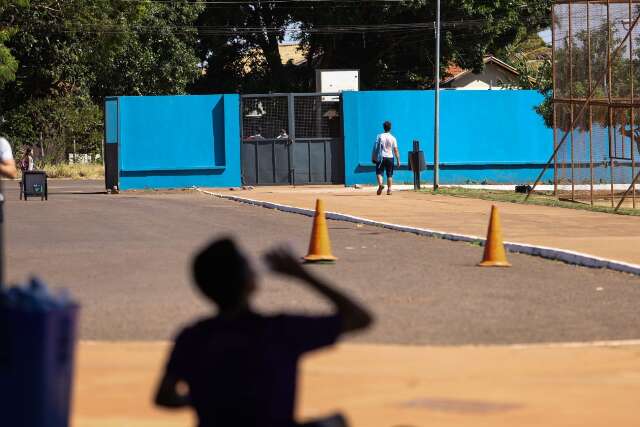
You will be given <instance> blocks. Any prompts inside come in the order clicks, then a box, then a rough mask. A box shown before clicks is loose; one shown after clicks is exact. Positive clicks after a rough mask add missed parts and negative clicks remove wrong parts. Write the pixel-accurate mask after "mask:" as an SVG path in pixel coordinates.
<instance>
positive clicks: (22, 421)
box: [0, 280, 78, 427]
mask: <svg viewBox="0 0 640 427" xmlns="http://www.w3.org/2000/svg"><path fill="white" fill-rule="evenodd" d="M77 313H78V306H77V305H76V304H75V303H73V302H72V301H70V300H69V298H68V297H65V296H58V297H55V296H53V295H51V294H50V293H49V292H48V291H47V290H46V287H45V286H44V284H42V283H41V282H39V281H38V280H33V281H32V282H31V283H30V285H29V286H28V287H24V288H11V289H9V290H7V291H2V293H1V294H0V424H2V425H6V426H16V427H17V426H20V427H68V426H69V414H70V409H71V390H72V381H73V364H74V348H75V333H76V320H77Z"/></svg>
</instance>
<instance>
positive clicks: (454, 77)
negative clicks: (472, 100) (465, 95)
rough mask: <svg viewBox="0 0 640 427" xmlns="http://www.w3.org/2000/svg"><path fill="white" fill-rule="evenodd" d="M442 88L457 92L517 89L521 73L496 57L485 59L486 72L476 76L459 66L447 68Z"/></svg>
mask: <svg viewBox="0 0 640 427" xmlns="http://www.w3.org/2000/svg"><path fill="white" fill-rule="evenodd" d="M447 74H449V77H446V78H445V79H444V80H443V82H442V87H444V88H450V89H457V90H505V89H516V88H517V81H518V80H517V79H518V76H519V75H520V73H518V71H517V70H516V69H515V68H513V67H512V66H511V65H509V64H507V63H506V62H504V61H501V60H499V59H498V58H496V57H494V56H487V57H486V58H484V70H483V71H482V72H481V73H480V74H474V73H473V71H471V70H465V69H463V68H460V67H459V66H457V65H450V66H449V67H448V68H447Z"/></svg>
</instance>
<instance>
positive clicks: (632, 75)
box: [622, 0, 636, 209]
mask: <svg viewBox="0 0 640 427" xmlns="http://www.w3.org/2000/svg"><path fill="white" fill-rule="evenodd" d="M632 17H633V8H632V5H631V0H629V22H631V19H632ZM633 55H634V51H633V37H629V75H630V76H629V81H630V84H631V87H630V89H629V93H630V98H631V105H632V107H631V117H630V119H631V120H630V124H629V126H630V128H629V129H630V130H631V135H630V137H631V141H630V144H629V147H630V148H631V153H630V155H631V179H632V180H633V178H634V177H635V176H636V158H635V153H634V149H633V146H634V143H635V135H636V133H635V130H634V128H635V125H636V123H635V121H636V118H635V112H636V110H634V108H633V103H634V93H633V92H634V91H635V87H634V83H633V79H634V78H635V73H634V72H633ZM622 146H623V147H624V144H623V145H622ZM635 190H636V188H635V185H634V186H633V193H631V194H632V196H631V197H632V207H633V209H635V208H636V191H635Z"/></svg>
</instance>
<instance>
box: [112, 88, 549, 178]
mask: <svg viewBox="0 0 640 427" xmlns="http://www.w3.org/2000/svg"><path fill="white" fill-rule="evenodd" d="M541 101H542V97H541V96H540V95H539V94H538V93H537V92H535V91H443V92H442V114H441V155H440V160H441V182H442V183H443V184H455V183H458V184H463V183H470V182H477V183H480V182H488V183H526V182H531V181H533V180H534V179H535V177H536V176H537V174H538V173H539V172H540V170H541V168H542V167H543V166H544V164H545V162H546V161H547V159H548V157H549V155H550V154H551V152H552V144H553V137H552V131H551V130H550V129H547V128H546V127H545V126H544V123H543V121H542V119H541V118H540V117H539V116H538V115H537V114H536V113H535V112H534V111H533V107H534V106H536V105H538V104H540V102H541ZM433 104H434V93H433V92H432V91H387V92H346V93H344V96H343V109H344V110H343V111H344V132H345V135H344V136H345V143H344V147H345V148H344V150H345V153H344V155H345V169H346V170H345V179H346V184H347V185H352V184H364V183H375V174H374V167H373V165H372V164H371V149H372V147H373V143H374V141H375V137H376V135H377V134H378V133H380V132H381V131H382V123H383V122H384V121H385V120H390V121H391V122H393V133H394V134H395V135H396V137H397V138H398V142H399V146H400V147H399V148H400V153H401V156H402V162H403V167H401V169H400V170H399V171H397V173H396V182H412V181H413V177H412V174H411V172H410V171H409V170H408V169H407V167H406V162H407V159H408V154H407V153H408V151H409V150H411V148H412V141H413V140H414V139H418V140H420V142H421V148H422V150H423V151H425V154H426V158H427V162H428V163H429V164H430V165H431V164H432V162H433V116H434V111H433ZM105 110H106V117H105V137H106V142H107V143H109V144H114V143H117V144H118V147H119V150H118V166H119V173H118V176H117V178H118V180H119V186H120V188H121V189H123V190H127V189H143V188H185V187H191V186H194V185H195V186H202V187H230V186H239V185H241V161H240V98H239V96H238V95H206V96H157V97H154V96H151V97H149V96H147V97H128V96H124V97H117V98H108V99H107V100H106V101H105ZM422 177H423V180H424V181H425V182H429V181H430V180H431V179H432V172H431V170H428V171H425V172H424V173H423V176H422ZM552 178H553V170H549V172H548V173H547V175H546V176H545V177H544V179H545V180H550V179H552Z"/></svg>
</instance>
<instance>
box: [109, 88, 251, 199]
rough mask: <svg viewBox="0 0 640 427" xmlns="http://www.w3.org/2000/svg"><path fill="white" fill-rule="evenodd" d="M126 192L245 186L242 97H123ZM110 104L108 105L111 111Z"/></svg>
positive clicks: (120, 136) (122, 170) (122, 155)
mask: <svg viewBox="0 0 640 427" xmlns="http://www.w3.org/2000/svg"><path fill="white" fill-rule="evenodd" d="M117 100H118V117H119V121H116V120H113V119H111V116H112V115H111V114H109V111H107V120H106V126H107V130H106V135H107V136H109V135H111V134H113V130H112V128H113V126H118V129H117V133H118V142H119V144H120V149H119V169H120V177H119V180H120V188H121V189H123V190H129V189H143V188H184V187H191V186H194V185H195V186H202V187H228V186H238V185H240V119H239V117H240V110H239V106H240V99H239V97H238V95H206V96H146V97H129V96H123V97H118V98H117ZM109 108H113V107H110V104H107V109H109Z"/></svg>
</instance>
